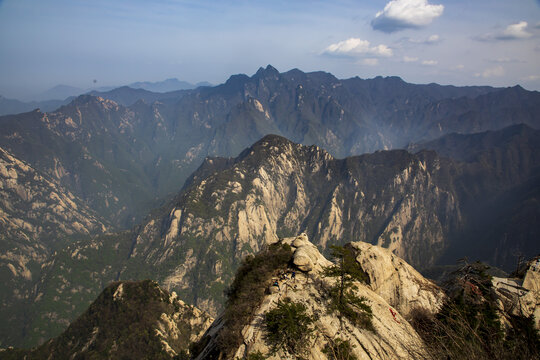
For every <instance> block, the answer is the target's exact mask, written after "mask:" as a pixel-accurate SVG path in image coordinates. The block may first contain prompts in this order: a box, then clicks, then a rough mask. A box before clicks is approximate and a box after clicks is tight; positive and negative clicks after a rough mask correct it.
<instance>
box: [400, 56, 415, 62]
mask: <svg viewBox="0 0 540 360" xmlns="http://www.w3.org/2000/svg"><path fill="white" fill-rule="evenodd" d="M403 61H404V62H416V61H418V58H417V57H409V56H404V57H403Z"/></svg>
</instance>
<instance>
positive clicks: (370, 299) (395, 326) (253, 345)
mask: <svg viewBox="0 0 540 360" xmlns="http://www.w3.org/2000/svg"><path fill="white" fill-rule="evenodd" d="M282 242H284V243H288V244H290V245H291V246H292V248H293V250H294V253H293V263H294V264H296V263H297V262H298V263H300V264H301V265H300V266H301V267H302V266H305V265H303V264H304V263H305V261H304V259H306V258H309V264H310V266H311V269H309V270H308V269H307V268H304V270H301V271H298V269H296V278H295V279H292V278H289V279H286V280H280V281H279V285H280V290H279V291H277V292H271V293H270V294H268V295H267V296H266V297H265V298H264V301H263V303H262V305H261V306H260V307H259V308H258V309H257V310H256V313H255V316H254V317H253V319H252V321H251V323H249V324H246V326H245V327H244V328H243V330H242V335H243V338H244V340H243V345H241V346H240V347H239V348H238V349H237V351H236V353H235V354H234V357H233V358H245V357H246V356H247V355H249V354H252V353H256V352H258V351H260V352H261V353H262V354H263V355H265V356H269V357H268V359H290V358H294V354H291V353H288V352H287V351H285V350H279V351H278V352H277V353H275V354H270V350H269V346H268V344H267V343H266V341H265V334H266V330H265V326H264V321H262V319H264V315H265V313H267V312H268V311H269V310H271V309H273V308H275V307H276V304H277V303H278V301H280V300H284V299H285V298H289V299H291V300H292V301H293V302H297V303H302V304H304V305H305V306H306V308H307V313H309V314H310V315H316V318H317V320H316V322H315V324H314V326H313V328H314V333H313V338H312V339H310V340H309V350H308V354H307V355H305V358H306V359H321V360H322V359H332V358H333V357H332V356H331V355H330V354H325V353H323V351H322V350H323V349H324V347H325V345H326V344H327V343H329V342H331V341H334V340H335V339H337V338H339V339H341V340H346V341H349V342H350V344H351V345H352V353H353V354H354V355H355V356H357V357H358V359H375V358H376V359H399V358H408V359H414V358H422V356H423V355H425V354H424V352H423V351H424V350H423V342H422V340H421V339H420V338H419V336H418V335H417V333H416V332H415V330H414V329H413V328H412V327H411V325H409V323H408V322H407V321H406V320H405V318H404V317H403V316H402V314H400V312H399V311H398V310H397V309H396V308H395V307H394V306H392V305H391V304H389V303H388V302H387V301H386V300H385V299H384V298H383V297H381V296H380V295H378V294H377V293H376V292H374V291H373V290H372V289H371V287H370V286H369V285H366V284H361V283H356V284H355V285H356V286H357V287H358V289H357V290H356V291H355V293H356V294H357V295H358V296H361V297H364V298H365V299H366V300H365V301H366V303H367V304H369V306H370V307H371V310H372V311H373V318H372V321H373V326H374V328H375V331H374V332H373V331H370V330H367V329H365V328H361V327H359V326H357V325H354V324H353V323H351V322H349V320H347V319H346V318H341V320H340V319H338V317H337V316H336V314H334V313H329V312H328V305H329V304H328V296H327V288H328V286H330V284H332V283H333V282H334V281H335V280H332V279H331V278H327V277H324V276H323V274H322V269H323V268H324V267H327V266H329V265H331V262H330V261H328V260H327V259H325V258H324V256H322V255H321V254H320V253H319V252H318V251H317V249H316V247H315V246H314V245H313V244H311V243H310V242H309V241H308V240H307V236H305V235H301V236H298V237H296V238H286V239H283V240H282ZM375 248H377V247H375ZM381 250H383V249H381ZM358 251H359V252H360V250H358ZM373 251H374V250H373ZM384 251H385V250H384ZM306 253H307V254H309V255H308V256H307V257H306ZM360 254H361V252H360ZM367 256H369V255H367ZM361 258H362V255H359V259H361ZM383 261H384V259H383ZM397 261H398V262H399V263H396V266H397V267H398V270H397V271H401V270H403V271H406V272H407V271H409V269H408V268H409V265H407V264H406V263H405V262H404V261H403V260H401V259H397ZM402 268H403V269H402ZM292 270H293V269H291V270H290V271H292ZM416 279H417V280H419V281H423V282H426V283H427V282H428V281H427V280H425V279H423V278H422V277H421V276H420V275H419V274H418V275H417V278H416ZM401 285H403V286H404V287H407V286H408V285H409V284H408V283H403V284H401ZM395 286H396V288H397V289H398V290H399V291H401V292H403V291H404V290H402V289H399V287H400V284H398V282H395ZM432 289H433V290H434V291H435V292H434V293H433V294H432V296H433V297H434V298H436V297H437V296H439V290H438V289H437V288H435V287H432ZM427 291H429V290H427V289H426V292H427ZM424 296H426V294H424ZM223 329H224V327H223V323H222V320H221V319H217V320H216V322H214V324H213V325H212V327H210V329H209V330H208V331H207V333H206V336H207V337H209V338H210V341H209V343H208V344H207V346H206V348H205V349H204V350H203V351H202V352H201V353H200V354H199V356H198V357H197V359H200V360H202V359H207V358H209V357H208V356H210V354H211V353H212V349H215V347H216V343H215V342H214V341H215V338H216V336H218V334H219V332H220V331H225V330H223ZM214 355H215V353H214Z"/></svg>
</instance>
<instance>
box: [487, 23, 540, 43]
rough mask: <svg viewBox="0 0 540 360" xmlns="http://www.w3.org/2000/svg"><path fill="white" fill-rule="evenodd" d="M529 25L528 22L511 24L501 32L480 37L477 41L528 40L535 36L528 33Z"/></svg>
mask: <svg viewBox="0 0 540 360" xmlns="http://www.w3.org/2000/svg"><path fill="white" fill-rule="evenodd" d="M528 27H529V24H528V23H527V22H526V21H520V22H518V23H516V24H510V25H508V26H507V27H506V29H504V30H503V31H501V32H498V33H495V34H494V33H489V34H485V35H481V36H478V37H477V38H476V39H477V40H480V41H493V40H521V39H528V38H530V37H531V36H533V34H531V33H530V32H528V31H527V28H528Z"/></svg>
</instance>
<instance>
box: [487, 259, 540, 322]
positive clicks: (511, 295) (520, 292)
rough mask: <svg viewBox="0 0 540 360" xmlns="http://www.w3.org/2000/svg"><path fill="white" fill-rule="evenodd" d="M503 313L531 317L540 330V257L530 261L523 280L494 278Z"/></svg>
mask: <svg viewBox="0 0 540 360" xmlns="http://www.w3.org/2000/svg"><path fill="white" fill-rule="evenodd" d="M492 284H493V288H494V289H495V291H496V294H497V297H498V299H499V310H500V311H501V312H503V314H504V313H507V314H511V315H517V316H524V317H530V316H532V317H533V319H534V326H535V327H536V328H537V329H540V257H539V256H537V257H535V258H534V259H532V260H531V261H529V262H528V263H527V265H526V268H525V275H524V277H523V279H514V278H499V277H493V278H492Z"/></svg>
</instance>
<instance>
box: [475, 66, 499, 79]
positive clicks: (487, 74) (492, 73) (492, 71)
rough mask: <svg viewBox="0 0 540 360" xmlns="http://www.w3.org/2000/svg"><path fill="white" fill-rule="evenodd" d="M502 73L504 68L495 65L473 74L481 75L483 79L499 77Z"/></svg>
mask: <svg viewBox="0 0 540 360" xmlns="http://www.w3.org/2000/svg"><path fill="white" fill-rule="evenodd" d="M503 75H504V68H503V67H502V66H495V67H492V68H489V69H486V70H484V71H483V72H481V73H476V74H474V76H476V77H482V78H484V79H487V78H492V77H500V76H503Z"/></svg>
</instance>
